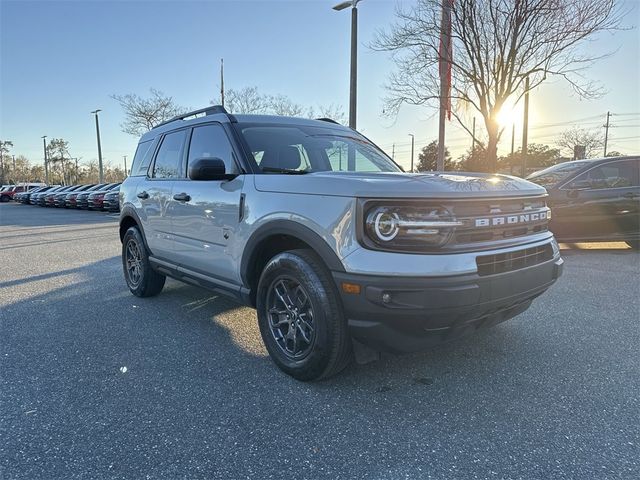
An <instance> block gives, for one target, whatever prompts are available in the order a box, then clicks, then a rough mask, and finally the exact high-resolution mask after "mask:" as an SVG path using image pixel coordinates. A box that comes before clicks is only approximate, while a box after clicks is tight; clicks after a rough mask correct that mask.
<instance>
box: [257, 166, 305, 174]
mask: <svg viewBox="0 0 640 480" xmlns="http://www.w3.org/2000/svg"><path fill="white" fill-rule="evenodd" d="M261 168H262V171H263V172H272V173H285V174H287V175H304V174H305V173H311V170H291V169H289V168H277V167H261Z"/></svg>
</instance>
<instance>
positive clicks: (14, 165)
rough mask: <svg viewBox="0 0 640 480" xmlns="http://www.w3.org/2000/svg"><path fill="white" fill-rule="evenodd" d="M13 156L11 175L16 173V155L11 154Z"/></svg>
mask: <svg viewBox="0 0 640 480" xmlns="http://www.w3.org/2000/svg"><path fill="white" fill-rule="evenodd" d="M11 156H12V157H13V175H15V174H16V156H15V155H11Z"/></svg>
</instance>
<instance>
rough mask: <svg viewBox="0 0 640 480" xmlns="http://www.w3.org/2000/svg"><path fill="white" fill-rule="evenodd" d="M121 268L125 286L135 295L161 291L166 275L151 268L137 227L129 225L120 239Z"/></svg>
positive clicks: (154, 293)
mask: <svg viewBox="0 0 640 480" xmlns="http://www.w3.org/2000/svg"><path fill="white" fill-rule="evenodd" d="M122 268H123V270H124V278H125V280H126V281H127V286H128V287H129V290H131V293H133V294H134V295H135V296H136V297H152V296H154V295H157V294H158V293H160V292H161V291H162V288H163V287H164V282H165V280H166V277H165V276H164V275H161V274H159V273H158V272H156V271H155V270H153V269H152V268H151V264H150V263H149V254H148V253H147V248H146V246H145V244H144V239H143V238H142V234H141V233H140V230H138V227H129V229H128V230H127V232H126V233H125V234H124V238H123V239H122Z"/></svg>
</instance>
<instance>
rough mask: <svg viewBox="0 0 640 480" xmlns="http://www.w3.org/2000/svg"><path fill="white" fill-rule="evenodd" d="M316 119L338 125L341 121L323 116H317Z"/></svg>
mask: <svg viewBox="0 0 640 480" xmlns="http://www.w3.org/2000/svg"><path fill="white" fill-rule="evenodd" d="M316 120H320V121H321V122H329V123H335V124H336V125H340V123H339V122H336V121H335V120H333V119H332V118H326V117H322V118H316Z"/></svg>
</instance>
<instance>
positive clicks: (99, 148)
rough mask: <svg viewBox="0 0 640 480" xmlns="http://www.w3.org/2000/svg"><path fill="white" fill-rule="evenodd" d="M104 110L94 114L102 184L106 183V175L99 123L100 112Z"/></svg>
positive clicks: (95, 111) (96, 111)
mask: <svg viewBox="0 0 640 480" xmlns="http://www.w3.org/2000/svg"><path fill="white" fill-rule="evenodd" d="M101 111H102V110H100V109H98V110H94V111H93V112H91V113H93V114H94V115H95V116H96V137H97V139H98V169H99V172H100V183H104V174H103V172H102V147H101V145H100V123H99V122H98V112H101Z"/></svg>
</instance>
